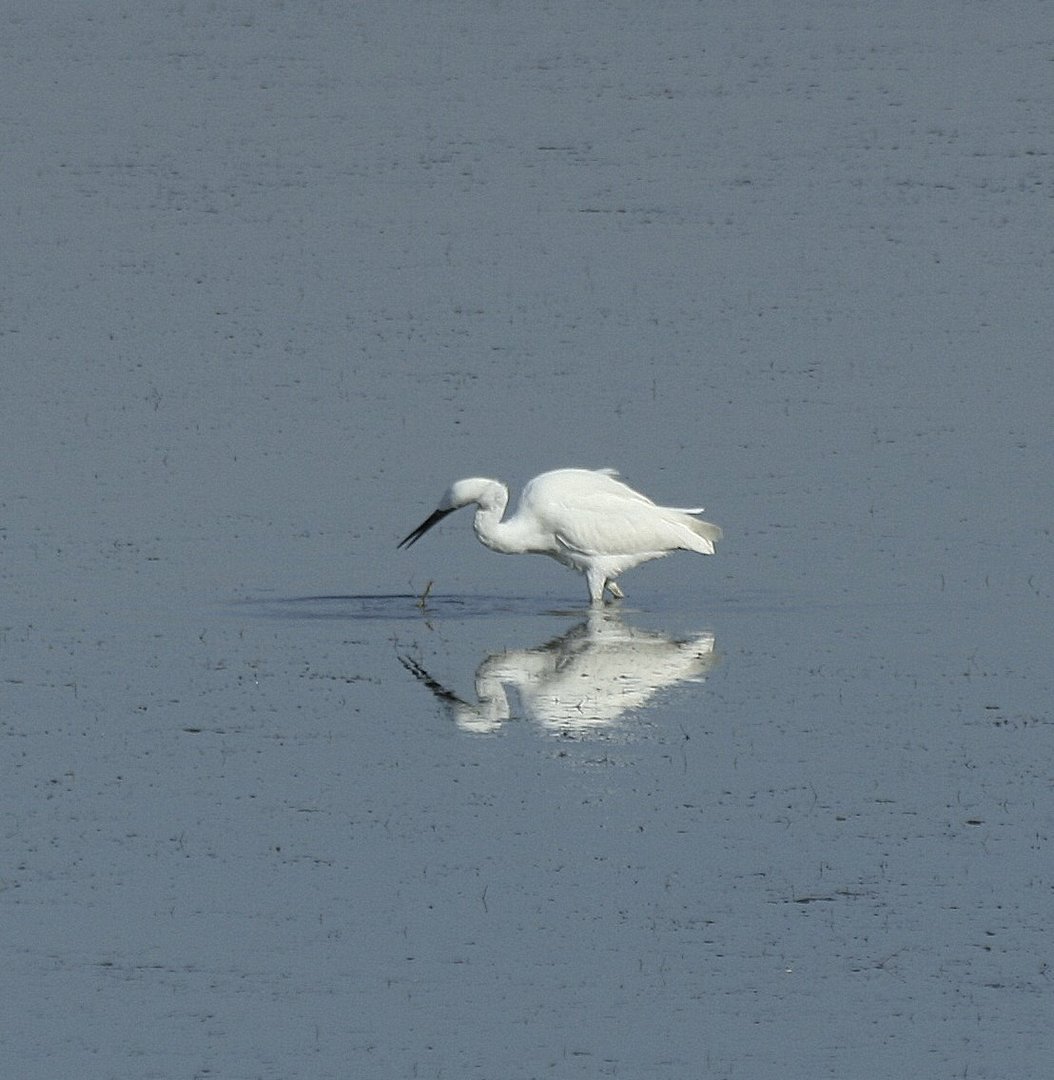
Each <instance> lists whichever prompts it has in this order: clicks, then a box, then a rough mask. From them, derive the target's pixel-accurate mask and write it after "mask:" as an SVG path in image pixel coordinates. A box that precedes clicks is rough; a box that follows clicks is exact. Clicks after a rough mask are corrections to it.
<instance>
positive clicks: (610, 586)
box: [604, 581, 626, 600]
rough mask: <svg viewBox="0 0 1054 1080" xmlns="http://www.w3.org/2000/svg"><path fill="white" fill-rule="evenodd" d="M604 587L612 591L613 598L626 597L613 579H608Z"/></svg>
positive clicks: (623, 598)
mask: <svg viewBox="0 0 1054 1080" xmlns="http://www.w3.org/2000/svg"><path fill="white" fill-rule="evenodd" d="M604 588H606V589H607V591H608V592H609V593H611V599H612V600H625V599H626V594H625V593H624V592H623V591H622V590H621V589H620V588H619V587H618V586H617V585H616V584H615V583H614V582H613V581H606V582H605V583H604Z"/></svg>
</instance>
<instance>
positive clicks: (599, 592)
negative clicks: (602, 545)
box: [586, 568, 605, 604]
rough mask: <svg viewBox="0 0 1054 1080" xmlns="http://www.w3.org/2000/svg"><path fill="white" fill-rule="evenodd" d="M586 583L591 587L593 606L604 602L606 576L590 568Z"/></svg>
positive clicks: (590, 596) (590, 594)
mask: <svg viewBox="0 0 1054 1080" xmlns="http://www.w3.org/2000/svg"><path fill="white" fill-rule="evenodd" d="M586 582H587V584H588V585H589V601H590V603H593V604H602V603H603V602H604V585H605V581H604V575H603V574H602V573H601V572H600V571H599V570H594V569H592V568H590V569H589V570H587V571H586Z"/></svg>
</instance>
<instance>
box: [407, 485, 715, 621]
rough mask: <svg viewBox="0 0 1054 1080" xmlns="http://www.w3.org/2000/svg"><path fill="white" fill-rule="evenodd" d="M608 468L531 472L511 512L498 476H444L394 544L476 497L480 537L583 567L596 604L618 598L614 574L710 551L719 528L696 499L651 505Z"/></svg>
mask: <svg viewBox="0 0 1054 1080" xmlns="http://www.w3.org/2000/svg"><path fill="white" fill-rule="evenodd" d="M617 477H618V473H616V472H615V470H614V469H599V470H595V471H594V470H592V469H556V470H555V471H554V472H547V473H542V474H541V475H540V476H536V477H535V478H534V479H533V480H531V481H530V483H528V484H527V486H526V487H525V488H524V489H523V494H521V495H520V502H519V505H518V506H517V507H516V512H515V513H514V514H513V515H512V517H510V518H509V519H508V520H507V521H502V520H501V517H502V514H504V513H505V507H506V506H507V505H508V502H509V489H508V488H507V487H506V486H505V485H504V484H503V483H501V481H499V480H486V479H483V478H482V477H478V476H473V477H470V478H469V479H467V480H457V481H455V482H454V483H453V484H451V486H450V488H449V490H448V491H447V493H446V494H445V495H444V496H443V498H442V499H441V500H440V502H439V508H438V509H437V510H436V511H435V512H434V513H433V514H432V515H431V516H430V517H428V518H427V519H426V520H424V521H422V522H421V524H420V525H418V526H417V528H416V529H414V531H413V532H412V533H410V535H409V536H407V537H406V538H405V539H403V540H402V541H400V543H399V547H401V548H404V547H410V546H411V545H412V544H415V543H417V541H418V540H420V539H421V537H422V536H424V534H425V533H426V532H428V530H429V529H430V528H432V526H433V525H437V524H438V523H439V522H440V521H442V520H443V518H445V517H446V516H447V514H452V513H453V512H454V511H455V510H459V509H460V508H461V507H462V506H469V505H471V504H473V503H475V505H476V516H475V518H474V519H473V522H472V527H473V528H474V529H475V530H476V536H477V537H479V540H480V542H481V543H482V544H485V545H486V546H487V547H489V548H490V549H491V551H499V552H501V553H502V554H506V555H518V554H521V553H533V554H538V555H548V556H550V557H551V558H553V559H556V561H557V562H560V563H563V564H564V566H569V567H570V568H571V569H572V570H577V571H579V573H582V574H585V576H586V582H587V583H588V585H589V599H590V602H591V603H593V604H599V603H601V602H602V601H603V599H604V591H605V590H607V592H608V593H610V594H611V596H612V597H614V598H615V599H616V600H621V599H622V596H623V592H622V590H621V589H620V588H619V587H618V585H616V584H615V578H617V577H618V576H619V574H621V573H624V572H625V571H626V570H632V569H633V567H634V566H640V564H641V563H643V562H648V560H649V559H661V558H662V557H663V556H664V555H668V554H669V553H670V552H671V551H698V552H699V553H700V554H701V555H713V553H714V543H715V542H716V541H717V540H719V539H720V538H721V530H720V529H719V528H718V527H717V526H716V525H711V524H710V522H708V521H701V520H700V519H699V518H697V517H694V516H693V515H695V514H701V513H702V511H703V508H702V507H697V508H695V509H683V508H676V507H672V506H656V505H655V503H653V502H652V501H651V499H649V498H647V497H646V496H644V495H641V494H640V492H637V491H634V490H633V489H632V488H631V487H627V486H626V485H625V484H623V483H622V481H621V480H618V479H617Z"/></svg>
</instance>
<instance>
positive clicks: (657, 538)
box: [521, 469, 713, 556]
mask: <svg viewBox="0 0 1054 1080" xmlns="http://www.w3.org/2000/svg"><path fill="white" fill-rule="evenodd" d="M521 508H522V510H523V512H524V514H525V516H527V517H530V518H532V519H533V520H534V521H535V522H536V523H537V525H538V527H539V528H540V529H541V530H542V531H544V532H545V533H546V534H547V535H549V536H552V537H555V538H556V541H557V543H559V544H560V545H561V546H563V547H565V548H567V549H568V550H570V551H574V552H578V553H580V554H583V555H591V556H599V555H627V554H644V553H646V552H647V553H653V552H663V551H672V550H674V549H675V548H689V549H695V550H699V539H698V538H699V536H700V535H703V534H702V533H701V532H700V530H699V529H698V527H697V526H698V525H699V524H701V523H699V522H697V521H695V520H693V519H691V518H690V517H689V516H688V515H689V514H690V513H693V512H694V511H688V510H681V509H672V508H670V507H664V506H656V505H655V503H653V502H652V501H651V499H649V498H648V497H647V496H646V495H641V493H640V492H639V491H634V490H633V488H631V487H627V486H626V485H625V484H623V483H622V482H621V481H619V480H616V479H615V478H614V477H613V476H611V475H610V474H609V472H608V471H607V470H598V471H590V470H588V469H562V470H558V471H556V472H552V473H544V474H543V475H542V476H539V477H535V479H534V480H532V481H531V483H530V484H528V485H527V487H526V488H525V489H524V492H523V497H522V499H521ZM710 528H713V526H711V527H710Z"/></svg>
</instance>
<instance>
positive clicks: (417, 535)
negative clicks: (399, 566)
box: [396, 509, 454, 548]
mask: <svg viewBox="0 0 1054 1080" xmlns="http://www.w3.org/2000/svg"><path fill="white" fill-rule="evenodd" d="M453 512H454V510H453V509H450V510H436V512H435V513H434V514H432V516H431V517H429V518H427V519H426V520H425V521H422V522H421V524H420V525H418V526H417V528H416V529H414V531H413V532H412V533H410V535H409V536H407V537H406V538H405V539H403V540H400V541H399V543H398V544H397V545H396V546H397V547H401V548H408V547H413V545H414V544H416V543H417V541H418V540H420V539H421V537H422V536H424V534H425V533H426V532H428V530H429V529H430V528H431V527H432V526H433V525H438V524H439V523H440V522H441V521H442V520H443V518H445V517H446V516H447V514H452V513H453Z"/></svg>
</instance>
